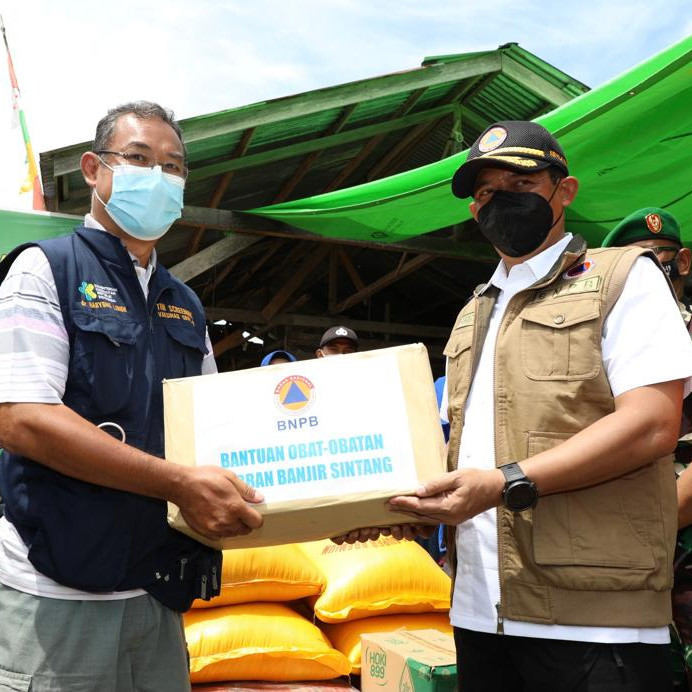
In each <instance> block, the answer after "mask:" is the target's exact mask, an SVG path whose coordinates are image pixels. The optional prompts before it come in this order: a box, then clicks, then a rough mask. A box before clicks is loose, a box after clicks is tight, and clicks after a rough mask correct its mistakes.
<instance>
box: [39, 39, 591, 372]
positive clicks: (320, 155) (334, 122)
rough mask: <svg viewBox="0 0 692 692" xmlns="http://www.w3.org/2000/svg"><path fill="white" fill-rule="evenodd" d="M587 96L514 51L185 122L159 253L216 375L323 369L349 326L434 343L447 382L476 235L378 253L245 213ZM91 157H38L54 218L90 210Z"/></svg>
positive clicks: (485, 256) (431, 238)
mask: <svg viewBox="0 0 692 692" xmlns="http://www.w3.org/2000/svg"><path fill="white" fill-rule="evenodd" d="M587 90H588V87H586V86H585V85H583V84H581V83H580V82H578V81H576V80H574V79H572V78H571V77H569V76H568V75H566V74H565V73H563V72H561V71H560V70H557V69H556V68H554V67H553V66H551V65H549V64H548V63H546V62H544V61H543V60H541V59H540V58H538V57H537V56H535V55H533V54H531V53H530V52H528V51H526V50H524V49H522V48H520V47H519V46H518V45H517V44H515V43H510V44H506V45H504V46H500V47H499V48H498V49H497V50H493V51H485V52H478V53H467V54H460V55H447V56H437V57H432V58H426V59H425V60H424V62H423V63H422V66H421V67H419V68H415V69H412V70H408V71H404V72H398V73H394V74H388V75H384V76H380V77H374V78H372V79H366V80H361V81H357V82H352V83H348V84H343V85H339V86H334V87H329V88H325V89H319V90H316V91H311V92H307V93H303V94H298V95H295V96H289V97H285V98H279V99H275V100H271V101H267V102H263V103H257V104H253V105H249V106H245V107H242V108H235V109H232V110H226V111H221V112H218V113H211V114H208V115H202V116H198V117H194V118H188V119H186V120H182V121H180V125H181V128H182V130H183V135H184V140H185V144H186V147H187V150H188V157H189V167H190V174H189V177H188V182H187V186H186V191H185V203H186V206H185V209H184V212H183V217H182V219H181V220H180V221H179V222H177V223H176V224H175V226H174V228H173V229H171V231H170V232H169V233H168V234H167V235H166V236H164V238H163V239H162V240H161V241H160V243H159V245H158V246H157V250H158V252H159V257H160V259H161V261H162V262H163V263H164V264H165V265H166V266H168V267H169V268H171V269H172V270H173V271H174V273H176V274H177V275H178V276H179V277H180V278H182V279H183V280H184V281H186V282H187V283H188V284H189V285H190V286H191V287H192V288H193V289H194V290H195V291H196V292H197V293H198V295H199V296H200V298H201V299H202V302H203V304H204V306H205V309H206V312H207V317H208V319H209V322H210V324H209V327H210V335H211V337H212V342H213V343H214V351H215V353H216V356H217V361H218V362H219V368H220V369H221V370H229V369H237V368H244V367H254V366H256V365H258V364H259V361H260V359H261V357H262V354H263V353H266V352H269V351H271V350H274V349H277V348H283V349H286V350H289V351H291V352H293V353H295V354H296V355H297V356H298V357H299V358H309V357H312V355H313V354H314V350H315V348H316V345H317V341H318V340H319V336H320V335H321V333H322V332H323V331H325V330H326V329H327V327H329V326H332V325H334V324H340V323H344V324H347V325H348V326H351V327H352V328H354V329H355V330H356V331H357V332H358V334H359V337H360V339H361V343H362V348H365V349H368V348H379V347H384V346H393V345H397V344H400V343H409V342H411V341H422V342H424V343H425V344H426V345H427V346H428V349H429V351H430V355H431V359H432V363H433V367H434V370H435V371H436V374H439V373H440V372H441V367H442V347H443V345H444V343H445V340H446V338H447V336H448V334H449V328H450V325H451V323H452V322H453V320H454V316H455V315H456V313H457V311H458V309H459V308H460V306H461V305H462V304H463V303H464V302H465V300H466V299H467V298H468V296H469V294H470V292H471V290H472V289H473V287H474V286H475V285H476V284H477V283H479V282H480V281H483V280H485V279H487V278H488V275H489V272H490V271H491V269H492V265H494V264H495V262H496V258H495V256H494V255H493V253H492V252H491V251H489V249H488V250H484V251H480V252H479V251H478V250H477V248H478V244H477V243H471V244H468V243H464V242H462V241H463V240H468V239H473V238H474V237H475V234H476V233H477V231H476V229H475V227H474V224H473V223H472V222H470V223H467V224H465V225H461V226H457V227H453V228H446V229H439V230H438V231H435V232H433V233H429V234H426V235H424V236H420V237H417V238H414V239H412V240H409V241H406V242H402V243H389V244H381V243H377V242H375V241H373V242H361V241H353V240H343V239H337V238H324V237H318V236H315V235H312V234H309V233H307V232H304V231H300V230H298V229H295V228H292V227H290V226H287V225H285V224H281V223H278V222H275V221H270V220H267V219H261V218H258V217H256V216H251V215H248V214H245V213H243V210H248V209H252V208H256V207H260V206H264V205H269V204H275V203H279V202H283V201H288V200H292V199H298V198H303V197H308V196H313V195H317V194H321V193H324V192H329V191H332V190H337V189H341V188H344V187H349V186H353V185H358V184H360V183H363V182H368V181H371V180H376V179H379V178H383V177H386V176H391V175H394V174H396V173H399V172H402V171H406V170H411V169H413V168H417V167H419V166H422V165H425V164H428V163H432V162H434V161H437V160H440V159H441V158H444V157H446V156H450V155H451V154H454V153H457V152H459V151H462V150H464V149H466V148H467V147H468V146H470V145H471V143H472V142H473V141H474V140H475V139H476V137H477V136H478V135H479V134H480V133H481V132H482V131H483V130H484V129H485V127H487V125H488V124H489V123H491V122H493V121H495V120H503V119H526V120H531V119H533V118H536V117H538V116H539V115H542V114H543V113H546V112H548V111H550V110H552V109H554V108H555V107H557V106H560V105H562V104H564V103H566V102H567V101H569V100H571V99H572V98H574V97H575V96H578V95H580V94H582V93H584V92H586V91H587ZM90 148H91V143H90V142H82V143H79V144H75V145H71V146H68V147H64V148H61V149H56V150H53V151H48V152H44V153H42V154H41V157H40V167H41V175H42V180H43V189H44V194H45V198H46V205H47V208H48V210H49V211H60V212H65V213H73V214H83V213H85V212H86V211H88V208H89V203H90V196H89V189H88V188H87V187H86V185H85V184H84V182H83V180H82V178H81V174H80V171H79V158H80V156H81V154H82V153H83V152H84V151H86V150H88V149H90ZM469 248H476V249H474V250H473V251H471V250H470V249H469ZM260 341H261V342H263V343H259V342H260Z"/></svg>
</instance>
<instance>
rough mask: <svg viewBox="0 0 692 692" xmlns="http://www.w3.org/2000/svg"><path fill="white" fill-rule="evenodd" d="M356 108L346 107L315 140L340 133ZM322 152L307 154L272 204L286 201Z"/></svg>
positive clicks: (320, 150)
mask: <svg viewBox="0 0 692 692" xmlns="http://www.w3.org/2000/svg"><path fill="white" fill-rule="evenodd" d="M355 108H356V104H353V105H351V106H348V107H347V108H345V109H344V110H343V112H342V113H341V115H340V116H339V117H338V118H337V119H336V121H335V122H334V123H333V124H332V125H331V126H330V127H329V128H328V129H327V130H326V131H325V132H324V134H322V135H317V136H316V139H322V140H323V141H324V139H325V138H326V137H331V136H332V135H335V134H337V133H338V132H341V130H342V129H343V127H344V125H346V123H347V122H348V119H349V118H350V117H351V114H352V113H353V111H354V110H355ZM323 152H324V149H318V150H317V151H313V152H312V154H309V155H308V156H306V157H305V159H303V162H302V163H301V164H300V166H298V168H297V169H296V170H295V172H294V173H293V175H292V176H291V178H290V179H289V180H288V181H287V182H286V184H285V185H284V186H283V187H282V188H281V190H280V191H279V194H278V195H277V196H276V197H275V198H274V200H272V204H280V203H281V202H284V201H285V200H287V199H288V198H289V197H290V195H291V193H292V192H293V190H295V189H296V187H297V186H298V184H299V183H300V181H301V180H302V179H303V178H304V177H305V175H306V174H307V172H308V171H309V170H310V169H311V168H312V166H313V165H314V163H315V161H317V159H318V158H319V157H320V156H321V155H322V153H323Z"/></svg>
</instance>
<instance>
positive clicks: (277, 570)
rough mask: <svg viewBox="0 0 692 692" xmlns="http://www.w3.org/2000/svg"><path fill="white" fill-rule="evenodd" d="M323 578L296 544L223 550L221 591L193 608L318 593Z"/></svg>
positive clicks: (277, 599) (194, 604)
mask: <svg viewBox="0 0 692 692" xmlns="http://www.w3.org/2000/svg"><path fill="white" fill-rule="evenodd" d="M324 584H325V582H324V577H323V576H322V574H321V573H320V571H319V570H318V569H317V568H316V567H315V566H314V565H313V564H312V562H311V561H310V560H308V559H306V557H305V555H304V554H303V553H302V552H301V550H300V549H299V548H298V547H297V546H296V545H295V544H288V545H276V546H271V547H269V548H238V549H237V550H224V551H223V568H222V571H221V593H220V594H219V595H218V596H217V597H216V598H212V599H211V600H210V601H202V600H199V599H198V600H196V601H195V602H194V603H193V604H192V607H193V608H215V607H218V606H222V605H234V604H236V603H255V602H257V601H294V600H296V599H298V598H305V597H306V596H314V595H315V594H319V593H320V592H321V591H322V589H323V587H324Z"/></svg>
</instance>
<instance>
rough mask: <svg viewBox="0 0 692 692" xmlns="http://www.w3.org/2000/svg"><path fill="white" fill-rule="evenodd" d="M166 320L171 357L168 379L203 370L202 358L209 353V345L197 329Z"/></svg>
mask: <svg viewBox="0 0 692 692" xmlns="http://www.w3.org/2000/svg"><path fill="white" fill-rule="evenodd" d="M169 322H172V320H167V321H166V334H167V350H168V353H169V359H168V364H167V367H168V368H169V370H170V371H169V372H167V373H166V374H165V377H166V378H167V379H174V378H177V377H190V376H194V375H199V374H201V372H202V360H203V359H204V356H205V355H206V353H207V346H206V343H205V340H204V338H203V337H201V336H200V335H199V334H198V333H197V330H196V329H195V328H194V327H192V326H188V325H182V326H181V325H179V324H177V323H174V324H169Z"/></svg>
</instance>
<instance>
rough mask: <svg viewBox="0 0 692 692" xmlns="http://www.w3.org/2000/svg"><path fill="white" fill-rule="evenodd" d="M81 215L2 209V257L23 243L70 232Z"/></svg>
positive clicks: (0, 227) (0, 247) (0, 255)
mask: <svg viewBox="0 0 692 692" xmlns="http://www.w3.org/2000/svg"><path fill="white" fill-rule="evenodd" d="M82 220H83V217H81V216H68V215H66V214H50V213H46V212H37V211H34V212H26V211H9V210H6V209H0V259H2V257H3V256H4V255H6V254H7V253H8V252H9V251H10V250H12V249H13V248H15V247H16V246H17V245H20V244H21V243H27V242H29V241H32V240H43V239H45V238H52V237H54V236H58V235H64V234H65V233H69V232H70V231H71V230H72V229H73V228H74V227H75V226H78V225H79V224H80V223H81V222H82Z"/></svg>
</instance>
